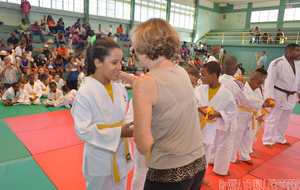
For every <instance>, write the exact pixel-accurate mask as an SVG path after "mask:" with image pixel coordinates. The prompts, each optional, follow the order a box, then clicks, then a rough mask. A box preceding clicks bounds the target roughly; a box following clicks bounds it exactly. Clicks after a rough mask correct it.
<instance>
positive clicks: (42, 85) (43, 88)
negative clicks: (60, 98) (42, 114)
mask: <svg viewBox="0 0 300 190" xmlns="http://www.w3.org/2000/svg"><path fill="white" fill-rule="evenodd" d="M34 82H36V83H38V84H39V85H40V86H41V88H42V92H43V94H42V97H47V95H48V90H49V88H47V87H46V86H45V85H44V83H42V82H41V81H40V80H39V79H37V80H36V81H34Z"/></svg>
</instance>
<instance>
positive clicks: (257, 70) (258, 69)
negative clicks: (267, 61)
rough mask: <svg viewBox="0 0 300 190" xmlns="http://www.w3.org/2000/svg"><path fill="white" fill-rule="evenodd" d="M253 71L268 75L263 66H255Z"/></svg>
mask: <svg viewBox="0 0 300 190" xmlns="http://www.w3.org/2000/svg"><path fill="white" fill-rule="evenodd" d="M255 72H260V73H261V74H263V75H268V72H267V71H266V70H265V69H264V68H257V69H256V70H255Z"/></svg>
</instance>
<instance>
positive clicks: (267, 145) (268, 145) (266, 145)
mask: <svg viewBox="0 0 300 190" xmlns="http://www.w3.org/2000/svg"><path fill="white" fill-rule="evenodd" d="M264 146H265V147H267V148H270V149H272V148H273V147H272V145H271V144H264Z"/></svg>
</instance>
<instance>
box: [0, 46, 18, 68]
mask: <svg viewBox="0 0 300 190" xmlns="http://www.w3.org/2000/svg"><path fill="white" fill-rule="evenodd" d="M2 51H5V52H6V56H8V57H9V58H10V60H11V64H12V65H13V63H14V62H15V56H14V55H13V51H14V50H11V49H8V50H2ZM4 57H5V56H4ZM17 64H18V63H17ZM3 65H5V64H3Z"/></svg>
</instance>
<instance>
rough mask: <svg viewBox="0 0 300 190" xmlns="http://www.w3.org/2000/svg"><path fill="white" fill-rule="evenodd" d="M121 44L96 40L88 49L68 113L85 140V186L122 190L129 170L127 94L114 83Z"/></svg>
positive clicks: (129, 133) (131, 130)
mask: <svg viewBox="0 0 300 190" xmlns="http://www.w3.org/2000/svg"><path fill="white" fill-rule="evenodd" d="M122 57H123V53H122V50H121V48H120V46H119V45H118V44H117V43H115V42H114V41H112V40H110V39H106V38H101V39H97V40H96V41H95V42H94V43H93V45H92V46H91V47H89V48H88V50H87V58H86V60H85V65H86V66H85V67H86V71H87V77H86V78H85V82H84V84H83V85H82V86H81V87H80V89H79V91H78V93H77V95H76V98H75V101H74V104H73V107H72V110H71V114H72V116H73V118H74V123H75V131H76V133H77V135H78V137H79V138H80V139H81V140H82V141H84V142H85V146H84V151H83V174H84V178H85V179H86V188H87V189H88V190H89V189H92V190H98V189H99V190H100V189H103V190H115V189H118V190H122V189H124V190H125V189H126V187H127V175H128V173H129V172H130V171H131V170H132V156H131V148H130V147H131V145H130V141H129V139H127V137H132V135H133V129H132V128H129V126H130V125H132V122H131V123H127V124H125V120H124V119H125V113H126V109H127V104H128V95H127V92H126V89H125V87H124V86H123V85H122V84H120V83H117V82H115V80H116V79H117V77H118V74H119V72H120V70H121V62H122Z"/></svg>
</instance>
